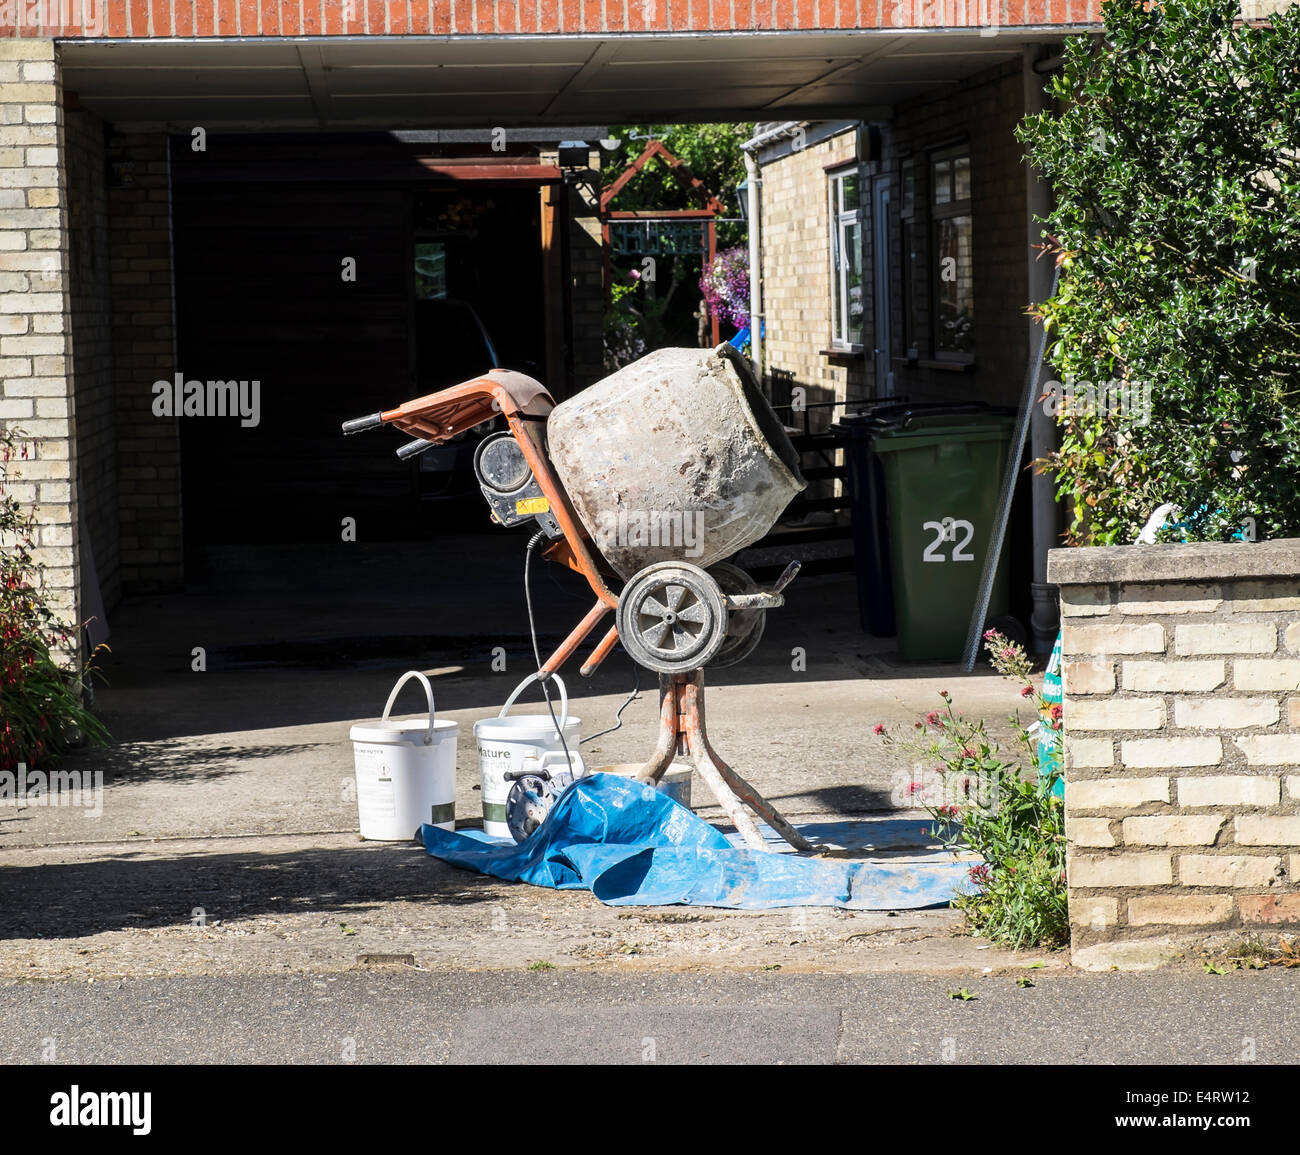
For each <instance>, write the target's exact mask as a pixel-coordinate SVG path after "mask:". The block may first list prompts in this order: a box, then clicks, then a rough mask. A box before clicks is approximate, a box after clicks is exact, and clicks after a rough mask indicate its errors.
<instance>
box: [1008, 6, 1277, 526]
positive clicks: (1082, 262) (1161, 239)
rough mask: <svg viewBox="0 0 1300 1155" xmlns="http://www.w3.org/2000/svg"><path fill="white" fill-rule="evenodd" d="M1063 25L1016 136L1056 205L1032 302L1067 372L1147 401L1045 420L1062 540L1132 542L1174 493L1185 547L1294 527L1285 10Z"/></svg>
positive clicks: (1059, 367) (1124, 15)
mask: <svg viewBox="0 0 1300 1155" xmlns="http://www.w3.org/2000/svg"><path fill="white" fill-rule="evenodd" d="M1102 15H1103V18H1104V20H1105V32H1104V35H1103V36H1101V37H1100V38H1091V37H1082V36H1079V37H1071V38H1070V39H1069V40H1068V41H1067V42H1066V46H1065V63H1064V68H1063V71H1062V72H1061V73H1060V74H1058V75H1057V76H1056V77H1054V79H1053V80H1052V81H1051V84H1050V92H1051V94H1052V96H1054V97H1055V98H1056V101H1057V102H1058V108H1057V110H1056V111H1049V112H1046V113H1043V114H1041V115H1038V116H1032V117H1027V118H1026V119H1025V121H1024V122H1023V123H1022V124H1021V126H1020V128H1019V130H1018V136H1019V138H1020V139H1021V140H1022V141H1023V142H1024V143H1025V144H1026V145H1027V151H1028V155H1029V158H1030V159H1031V160H1032V161H1033V163H1034V164H1035V165H1036V166H1037V167H1038V169H1039V170H1040V171H1041V172H1042V173H1043V175H1044V177H1045V178H1046V179H1047V180H1048V181H1049V182H1050V184H1051V186H1052V189H1053V192H1054V195H1055V202H1054V208H1053V210H1052V212H1051V214H1050V215H1049V216H1048V217H1047V219H1046V221H1045V223H1046V225H1047V227H1048V231H1049V233H1050V234H1051V236H1052V238H1053V247H1054V252H1055V257H1056V261H1057V265H1058V268H1059V272H1060V281H1059V285H1058V289H1057V291H1056V293H1055V295H1054V296H1053V297H1052V298H1051V299H1050V300H1048V301H1046V302H1044V303H1043V304H1042V305H1041V306H1040V307H1039V313H1040V315H1041V317H1042V319H1043V323H1044V326H1045V328H1046V331H1047V332H1048V333H1049V335H1050V338H1051V343H1050V345H1049V349H1048V356H1049V359H1050V361H1051V363H1052V365H1053V366H1054V368H1055V370H1056V373H1057V375H1058V376H1059V377H1060V379H1061V381H1063V382H1065V383H1066V384H1071V383H1079V384H1080V385H1082V383H1090V384H1092V385H1093V386H1094V387H1096V386H1099V385H1104V384H1106V383H1110V382H1115V383H1117V384H1118V385H1120V386H1123V387H1125V388H1127V389H1128V390H1129V394H1130V396H1133V395H1134V393H1135V391H1136V392H1138V393H1139V394H1140V395H1141V396H1142V397H1143V398H1145V397H1147V396H1149V398H1150V408H1149V410H1147V409H1146V407H1145V406H1137V407H1136V412H1134V411H1133V410H1130V411H1127V412H1119V413H1116V412H1112V411H1111V409H1113V408H1115V407H1114V406H1107V407H1106V410H1107V411H1106V412H1098V411H1097V410H1098V409H1099V408H1100V407H1099V406H1093V407H1091V408H1089V407H1088V406H1086V405H1077V404H1076V405H1073V406H1067V407H1066V408H1065V410H1064V411H1063V412H1060V413H1058V421H1060V423H1061V425H1062V443H1061V448H1060V451H1059V452H1058V453H1056V454H1053V455H1051V456H1050V457H1049V458H1047V459H1046V460H1045V461H1044V462H1043V463H1042V464H1043V465H1044V466H1045V467H1046V468H1047V469H1048V470H1049V471H1050V472H1052V474H1053V475H1054V479H1055V482H1056V486H1057V496H1058V499H1059V500H1064V501H1068V502H1069V503H1070V504H1071V507H1072V512H1073V521H1072V524H1071V526H1070V532H1069V540H1070V542H1071V544H1076V545H1108V544H1126V543H1130V542H1132V541H1134V539H1135V538H1136V536H1137V533H1138V531H1139V529H1140V528H1141V527H1142V524H1143V522H1144V521H1145V520H1146V518H1147V516H1148V515H1149V514H1150V513H1151V512H1152V511H1153V510H1154V509H1155V508H1156V507H1157V506H1159V505H1160V504H1162V503H1164V502H1172V503H1174V504H1175V505H1176V506H1177V507H1178V508H1179V510H1180V511H1181V518H1182V521H1183V522H1184V523H1185V529H1184V531H1183V536H1184V537H1185V538H1187V539H1193V540H1205V541H1213V540H1228V539H1229V538H1231V537H1232V536H1234V535H1235V534H1237V533H1238V532H1239V531H1240V529H1241V527H1242V525H1243V524H1244V523H1246V521H1247V519H1252V520H1253V522H1254V527H1255V528H1254V533H1255V535H1256V536H1258V537H1259V538H1273V537H1286V536H1297V535H1300V487H1297V486H1296V484H1295V478H1296V477H1297V476H1300V157H1298V156H1297V148H1298V147H1300V5H1296V4H1293V5H1292V6H1291V7H1289V8H1287V9H1286V10H1285V11H1283V12H1279V13H1276V14H1273V15H1271V16H1270V17H1269V22H1268V24H1266V25H1263V26H1259V27H1250V26H1248V25H1240V26H1239V25H1237V24H1236V21H1237V19H1238V16H1239V6H1238V0H1164V2H1162V3H1161V4H1159V5H1149V4H1146V3H1141V2H1137V0H1108V2H1106V3H1104V4H1103V5H1102Z"/></svg>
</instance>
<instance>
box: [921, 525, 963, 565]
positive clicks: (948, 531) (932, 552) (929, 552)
mask: <svg viewBox="0 0 1300 1155" xmlns="http://www.w3.org/2000/svg"><path fill="white" fill-rule="evenodd" d="M921 528H922V529H924V530H929V531H931V532H933V533H934V540H933V541H932V542H931V543H930V544H929V545H927V546H926V547H925V552H924V553H923V554H921V560H922V561H974V560H975V555H974V554H973V553H971V552H970V550H968V549H967V548H966V547H967V546H968V545H970V539H971V538H972V537H974V536H975V527H974V526H973V525H971V523H970V522H969V521H964V520H957V519H956V518H952V517H945V518H944V519H943V520H942V521H926V522H922V523H921ZM959 533H960V534H963V535H964V536H963V537H962V538H961V539H960V540H958V537H957V535H958V534H959ZM945 541H950V542H952V543H953V545H952V556H951V557H944V556H943V554H942V553H940V552H939V548H940V547H941V546H942V545H943V543H944V542H945Z"/></svg>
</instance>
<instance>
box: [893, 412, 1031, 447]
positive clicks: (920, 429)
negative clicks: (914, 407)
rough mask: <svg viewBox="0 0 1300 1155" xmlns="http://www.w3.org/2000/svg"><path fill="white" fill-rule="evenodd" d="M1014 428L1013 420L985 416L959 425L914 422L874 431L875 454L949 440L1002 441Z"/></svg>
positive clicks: (949, 441) (948, 441)
mask: <svg viewBox="0 0 1300 1155" xmlns="http://www.w3.org/2000/svg"><path fill="white" fill-rule="evenodd" d="M950 420H951V419H950ZM1014 427H1015V419H1014V418H1011V417H988V418H984V419H982V420H980V421H970V422H965V423H963V424H961V425H941V424H939V423H938V422H936V423H934V424H927V423H926V422H924V421H914V422H912V424H911V425H910V427H909V428H907V429H880V430H877V432H876V436H875V451H876V452H877V453H898V452H902V451H903V450H906V449H922V448H925V447H927V446H930V445H945V444H949V443H951V442H953V441H963V442H972V441H1002V440H1005V439H1007V438H1009V437H1010V435H1011V431H1012V429H1013V428H1014Z"/></svg>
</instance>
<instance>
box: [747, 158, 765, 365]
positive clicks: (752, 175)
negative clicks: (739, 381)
mask: <svg viewBox="0 0 1300 1155" xmlns="http://www.w3.org/2000/svg"><path fill="white" fill-rule="evenodd" d="M758 171H759V170H758V162H757V161H756V160H755V159H754V154H753V153H752V152H746V153H745V179H746V180H747V181H749V349H750V355H751V357H752V359H753V362H754V376H755V377H757V378H758V380H759V384H760V385H761V384H762V382H763V270H762V267H761V265H760V263H759V262H760V260H761V258H762V246H761V244H760V241H759V204H760V201H761V199H762V198H761V197H760V195H759V193H760V190H761V186H762V183H763V182H762V180H761V179H760V178H759V175H758Z"/></svg>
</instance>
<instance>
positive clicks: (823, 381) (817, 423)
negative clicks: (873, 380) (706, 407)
mask: <svg viewBox="0 0 1300 1155" xmlns="http://www.w3.org/2000/svg"><path fill="white" fill-rule="evenodd" d="M856 141H857V138H856V134H855V132H854V131H852V130H850V131H847V132H843V133H840V134H839V135H837V136H833V137H831V138H830V139H828V140H823V141H819V142H817V143H815V144H810V145H808V147H807V148H803V149H800V150H798V151H794V152H791V153H789V155H787V156H784V157H781V158H780V159H779V160H775V161H773V162H771V163H770V164H766V165H763V167H762V172H761V176H762V189H761V204H760V212H761V229H762V245H763V316H764V322H765V334H766V337H765V341H764V346H763V360H764V364H765V366H766V369H767V371H768V372H769V373H770V372H771V371H772V370H777V371H778V372H781V373H788V374H790V375H792V377H793V384H795V385H801V386H803V387H804V388H805V389H806V390H807V396H806V400H807V401H808V402H816V401H843V400H845V399H846V398H848V397H860V396H863V395H864V390H865V389H866V380H867V378H866V369H865V367H864V358H863V356H862V355H861V354H856V355H853V356H848V355H844V356H838V355H837V356H827V355H826V354H825V350H827V349H829V347H830V344H831V298H830V291H831V290H830V283H831V281H830V278H831V258H830V201H829V193H828V186H827V176H826V169H827V168H828V167H833V166H835V165H838V164H844V163H852V161H853V157H854V155H855V149H856ZM870 215H871V214H870V211H869V208H867V209H864V210H863V211H862V218H863V220H864V222H869V221H870ZM863 229H864V233H866V234H867V236H866V242H865V243H866V256H865V259H864V265H863V267H864V269H866V270H869V269H870V267H871V266H870V235H869V233H870V229H869V227H868V225H867V224H865V223H864V226H863ZM863 293H864V307H865V308H866V309H867V310H868V312H867V324H868V326H869V324H870V312H869V310H870V307H871V306H870V294H869V285H868V284H865V283H864V285H863ZM780 392H781V391H780V390H777V395H775V399H776V400H777V401H778V402H783V401H785V400H786V398H785V397H784V396H781V395H780ZM835 415H836V416H837V417H838V416H839V411H837V412H836V414H835ZM811 416H812V417H813V418H814V424H813V427H814V428H820V427H822V426H824V425H825V424H826V423H827V422H828V421H829V420H830V418H829V417H828V416H827V415H826V414H824V413H821V412H818V411H816V410H814V411H812V414H811Z"/></svg>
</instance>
